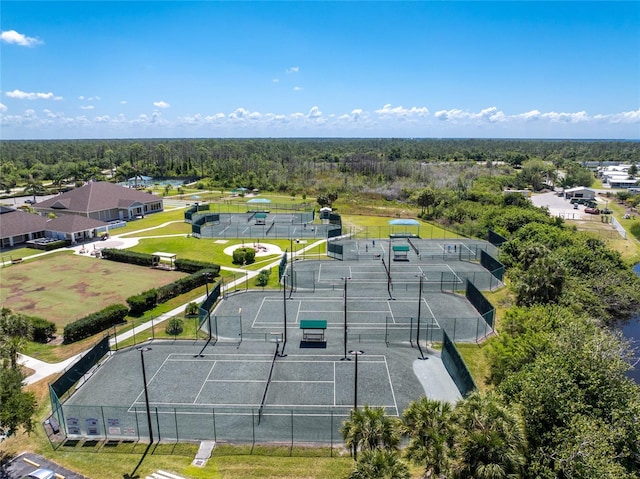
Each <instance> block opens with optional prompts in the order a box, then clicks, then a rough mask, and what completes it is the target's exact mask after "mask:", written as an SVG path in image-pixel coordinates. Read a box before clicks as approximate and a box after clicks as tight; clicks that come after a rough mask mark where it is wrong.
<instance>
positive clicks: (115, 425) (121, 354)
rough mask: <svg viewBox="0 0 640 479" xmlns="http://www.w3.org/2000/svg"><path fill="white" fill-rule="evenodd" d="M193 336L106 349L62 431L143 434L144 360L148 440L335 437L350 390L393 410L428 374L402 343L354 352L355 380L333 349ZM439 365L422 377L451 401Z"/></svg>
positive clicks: (72, 401) (70, 405) (416, 392)
mask: <svg viewBox="0 0 640 479" xmlns="http://www.w3.org/2000/svg"><path fill="white" fill-rule="evenodd" d="M202 344H203V341H202V340H201V341H197V342H193V343H191V342H188V343H186V342H171V341H154V342H150V343H148V344H147V345H146V346H147V348H146V350H145V351H144V352H140V351H138V350H137V349H135V348H131V349H128V350H122V351H118V352H116V353H114V354H113V355H112V356H111V357H110V358H109V359H108V360H107V361H106V362H104V363H103V364H102V365H101V366H100V367H99V368H98V369H97V370H96V371H95V372H94V373H93V375H92V376H91V377H90V378H89V379H88V380H87V382H86V383H85V384H83V385H82V387H80V388H79V389H78V390H77V391H76V392H75V393H74V394H73V395H72V396H71V397H70V398H69V399H68V400H67V401H66V402H65V403H64V405H63V412H64V422H65V424H64V425H65V426H66V427H67V430H68V435H69V436H70V437H73V436H89V437H90V436H100V437H107V438H110V439H137V438H140V437H142V438H145V437H148V433H149V427H148V416H147V408H146V399H145V391H144V389H145V388H144V378H143V376H142V368H143V366H142V361H143V360H144V368H145V371H146V383H147V394H148V402H149V413H150V416H149V417H151V431H152V434H153V436H154V438H156V440H158V439H160V440H163V439H164V440H181V439H192V440H202V439H215V440H218V441H221V440H228V441H241V442H242V441H248V442H252V441H253V442H255V441H260V440H264V441H265V442H274V441H278V440H279V438H281V439H282V440H283V441H290V440H291V439H293V438H294V437H295V440H296V441H299V442H311V443H313V442H321V443H333V442H334V441H335V442H339V438H340V434H339V428H340V426H341V424H342V421H343V420H344V419H345V418H346V417H348V415H349V411H350V410H351V409H352V408H353V405H354V401H355V400H356V395H357V403H358V404H359V405H363V404H369V405H372V406H381V407H384V408H385V410H386V411H387V413H388V414H391V415H399V414H401V413H402V410H403V409H404V408H406V407H407V405H408V404H409V402H410V401H411V400H413V399H415V398H416V397H419V396H420V395H422V394H426V392H427V389H428V385H426V384H427V383H426V382H425V381H428V379H427V380H425V381H423V382H425V384H422V382H421V381H419V380H417V379H416V375H415V373H414V366H413V363H414V362H415V361H418V360H417V357H416V354H415V352H414V350H413V349H411V348H405V349H402V348H398V349H396V350H395V351H389V350H385V349H386V348H376V347H373V346H372V347H370V348H369V349H368V350H367V351H365V353H364V354H362V355H361V356H359V361H358V364H357V368H358V372H357V375H358V381H357V383H356V381H355V377H356V369H355V368H356V362H355V361H354V360H345V359H344V355H343V354H340V353H336V352H334V351H330V350H326V351H324V350H308V349H294V348H287V350H286V351H283V350H282V348H281V346H282V344H274V343H271V342H258V343H255V342H253V343H252V342H243V343H242V344H240V345H238V347H237V348H228V347H224V346H221V345H220V344H218V345H215V346H214V345H211V346H210V347H207V348H206V350H205V351H204V353H203V354H202V355H199V351H200V350H201V346H202ZM276 348H277V352H276ZM142 355H144V356H142ZM348 357H349V359H352V358H353V356H351V355H348ZM421 363H422V362H421ZM430 366H431V367H437V363H436V362H434V363H432V364H431V365H430ZM440 368H441V371H440V373H439V374H435V375H434V374H432V375H431V376H439V378H438V381H442V380H443V378H444V380H446V381H448V382H447V383H446V384H447V386H446V387H447V388H448V389H447V392H446V394H447V395H448V396H447V397H449V398H450V399H451V400H456V399H457V398H459V393H458V391H457V389H456V387H455V384H454V383H453V381H452V380H451V379H450V378H448V375H447V373H446V370H444V368H443V367H442V366H440ZM434 384H435V383H434ZM356 387H357V393H356ZM438 387H439V388H440V389H442V386H441V385H440V386H438ZM431 392H433V391H431Z"/></svg>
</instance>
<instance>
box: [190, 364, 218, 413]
mask: <svg viewBox="0 0 640 479" xmlns="http://www.w3.org/2000/svg"><path fill="white" fill-rule="evenodd" d="M216 363H217V362H216V361H214V362H213V364H212V365H211V368H210V369H209V373H208V374H207V377H206V378H205V380H204V382H203V383H202V386H200V390H199V391H198V394H196V397H195V399H194V400H193V403H194V404H195V403H196V401H197V400H198V398H199V397H200V394H202V390H203V389H204V387H205V385H206V384H207V379H208V378H209V377H210V376H211V372H212V371H213V368H215V367H216Z"/></svg>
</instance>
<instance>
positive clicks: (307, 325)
mask: <svg viewBox="0 0 640 479" xmlns="http://www.w3.org/2000/svg"><path fill="white" fill-rule="evenodd" d="M300 329H327V321H326V320H324V319H301V320H300Z"/></svg>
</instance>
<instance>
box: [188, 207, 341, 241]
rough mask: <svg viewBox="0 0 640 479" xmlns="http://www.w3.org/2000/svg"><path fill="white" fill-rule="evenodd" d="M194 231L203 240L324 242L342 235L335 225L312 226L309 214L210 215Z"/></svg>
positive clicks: (312, 222) (254, 213)
mask: <svg viewBox="0 0 640 479" xmlns="http://www.w3.org/2000/svg"><path fill="white" fill-rule="evenodd" d="M194 227H195V228H196V229H197V231H194V234H196V235H197V236H200V237H204V238H327V237H329V236H338V235H339V234H340V232H341V231H342V227H341V225H339V224H321V223H317V222H314V215H313V212H301V213H269V212H252V213H211V214H206V215H200V220H199V224H198V225H194Z"/></svg>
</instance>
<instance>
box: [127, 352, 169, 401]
mask: <svg viewBox="0 0 640 479" xmlns="http://www.w3.org/2000/svg"><path fill="white" fill-rule="evenodd" d="M169 356H170V354H169V355H168V356H167V357H166V358H165V359H164V361H162V364H161V365H160V367H159V368H158V370H157V371H156V372H155V374H154V375H153V376H151V378H150V379H149V381H147V386H148V385H149V384H151V381H153V378H155V377H156V376H157V375H158V374H159V373H160V370H161V369H162V368H163V366H164V365H165V363H166V362H167V361H168V360H169ZM143 394H144V389H143V390H142V391H140V394H138V396H137V397H136V398H135V399H134V400H133V404H131V406H130V407H129V410H131V408H132V407H135V404H136V403H137V402H138V399H140V396H142V395H143Z"/></svg>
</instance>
